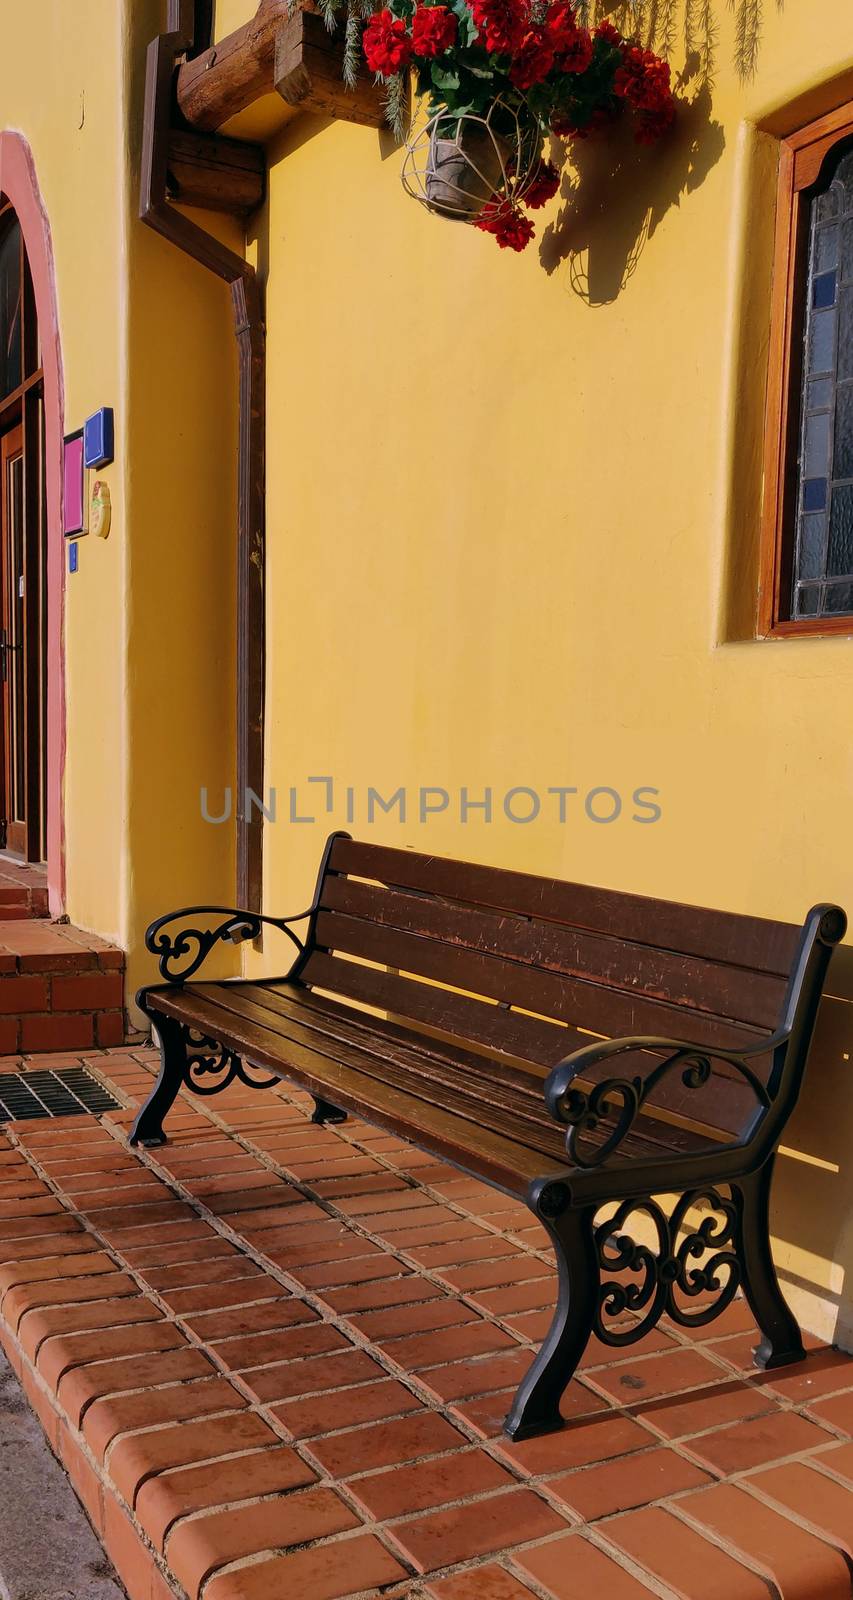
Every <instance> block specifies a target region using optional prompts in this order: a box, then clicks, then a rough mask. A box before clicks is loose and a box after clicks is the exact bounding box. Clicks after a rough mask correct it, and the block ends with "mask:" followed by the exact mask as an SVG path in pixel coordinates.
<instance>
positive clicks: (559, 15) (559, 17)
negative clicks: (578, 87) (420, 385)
mask: <svg viewBox="0 0 853 1600" xmlns="http://www.w3.org/2000/svg"><path fill="white" fill-rule="evenodd" d="M545 31H546V33H547V35H548V38H549V39H550V40H551V43H552V45H553V46H554V54H555V56H556V57H557V65H558V67H559V68H560V70H561V72H586V69H587V67H588V66H589V64H590V62H591V60H592V36H591V35H590V34H589V33H588V31H587V29H586V28H581V27H580V26H579V25H578V20H577V17H576V16H575V12H574V8H573V7H572V6H571V5H568V4H567V3H566V0H551V4H550V5H549V7H548V10H547V13H546V16H545Z"/></svg>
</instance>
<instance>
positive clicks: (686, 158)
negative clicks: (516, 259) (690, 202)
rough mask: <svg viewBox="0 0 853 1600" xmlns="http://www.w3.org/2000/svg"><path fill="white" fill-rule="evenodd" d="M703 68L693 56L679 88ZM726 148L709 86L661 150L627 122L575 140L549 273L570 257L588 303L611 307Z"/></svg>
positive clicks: (542, 250)
mask: <svg viewBox="0 0 853 1600" xmlns="http://www.w3.org/2000/svg"><path fill="white" fill-rule="evenodd" d="M698 70H699V64H698V60H697V58H695V57H693V58H691V60H690V62H689V63H688V66H687V67H685V70H684V72H683V73H682V75H681V78H680V79H679V80H678V87H679V89H680V90H682V89H683V88H684V87H685V86H686V84H687V83H688V81H689V80H690V79H691V78H693V77H695V74H696V73H697V72H698ZM555 142H556V141H555ZM724 148H725V135H724V133H723V128H722V124H721V123H719V122H715V121H714V120H713V119H712V117H711V90H710V88H709V86H708V84H707V83H703V84H701V86H700V87H699V89H698V90H697V92H696V93H695V94H694V95H693V97H692V99H687V100H685V101H684V102H683V103H682V106H681V108H680V110H679V114H678V120H677V122H676V125H675V129H674V130H673V132H672V133H671V134H670V135H668V137H667V138H666V139H665V140H663V141H662V142H661V143H660V144H658V145H653V146H651V147H649V146H647V145H640V144H637V143H636V141H635V139H634V137H633V132H632V129H631V128H630V127H629V126H628V125H627V124H625V125H624V126H619V127H618V128H616V129H615V130H614V132H613V133H612V134H611V135H610V136H609V137H607V138H604V139H602V138H596V139H592V140H590V141H589V143H584V142H583V141H581V140H577V141H576V142H575V144H574V145H573V148H572V157H571V163H572V164H571V167H570V168H567V170H566V177H565V179H564V181H563V186H562V189H561V199H562V201H563V204H562V206H561V209H560V211H559V213H558V215H557V216H556V218H555V219H554V221H553V222H552V223H549V225H548V227H547V228H546V229H545V232H544V234H543V236H542V241H541V244H540V246H539V259H540V261H541V262H542V265H543V267H544V268H545V271H546V272H547V273H549V275H550V274H551V273H552V272H554V271H556V269H557V267H558V266H559V265H560V262H561V261H565V260H568V261H569V264H570V265H569V281H570V283H571V286H572V288H573V290H574V291H575V293H576V294H577V295H579V296H580V298H581V299H582V300H585V301H586V302H587V304H588V305H591V306H601V305H609V304H610V303H611V302H612V301H613V300H615V299H616V298H617V296H618V295H619V294H620V293H621V291H622V289H624V287H625V285H626V283H627V282H628V280H629V279H630V278H631V277H632V275H633V273H634V272H635V270H636V267H637V264H638V262H639V260H640V257H641V255H642V253H643V250H644V248H645V245H646V243H647V242H648V240H649V239H650V238H651V237H652V235H653V233H654V232H655V229H656V228H657V227H658V226H659V224H660V223H661V221H662V220H663V218H664V217H665V216H666V213H667V212H668V211H669V210H670V208H671V207H672V206H677V205H679V204H680V202H681V199H682V196H684V195H688V194H692V193H693V191H694V190H696V189H698V188H699V186H700V185H701V184H702V183H704V181H705V178H706V177H707V175H708V173H709V172H710V171H711V168H712V167H713V166H715V164H716V163H717V162H718V161H719V159H720V157H721V155H722V153H723V150H724ZM562 149H563V147H562V145H558V146H557V150H558V151H562ZM556 154H557V153H556V152H554V156H555V157H556Z"/></svg>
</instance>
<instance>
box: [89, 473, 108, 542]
mask: <svg viewBox="0 0 853 1600" xmlns="http://www.w3.org/2000/svg"><path fill="white" fill-rule="evenodd" d="M111 520H112V502H111V499H110V486H109V484H108V483H107V481H106V479H105V478H97V479H96V481H95V483H94V484H93V485H92V508H91V512H90V514H89V527H90V528H91V530H92V532H93V533H94V534H95V536H96V538H98V539H106V537H107V535H108V533H109V531H110V522H111Z"/></svg>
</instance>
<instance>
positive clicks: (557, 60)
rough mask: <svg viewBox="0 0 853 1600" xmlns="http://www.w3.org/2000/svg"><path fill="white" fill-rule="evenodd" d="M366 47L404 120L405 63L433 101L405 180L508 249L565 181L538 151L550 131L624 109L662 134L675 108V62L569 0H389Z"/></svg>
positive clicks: (586, 126)
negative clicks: (582, 13)
mask: <svg viewBox="0 0 853 1600" xmlns="http://www.w3.org/2000/svg"><path fill="white" fill-rule="evenodd" d="M329 3H330V4H332V5H334V0H329ZM349 3H350V5H351V6H352V5H353V4H355V3H360V0H349ZM352 14H353V13H352V11H351V12H350V15H351V16H352ZM349 26H350V25H349V23H348V24H347V27H348V35H349ZM361 48H362V51H363V54H364V59H365V61H366V63H367V65H368V67H369V68H370V70H371V71H372V72H374V73H375V74H376V76H377V78H378V79H379V80H381V81H384V82H385V83H386V84H387V86H388V92H389V105H390V106H391V108H392V110H393V111H394V115H395V120H397V121H399V119H400V117H401V114H402V109H401V108H402V106H403V103H404V101H405V88H406V81H407V75H408V73H409V71H410V70H414V73H415V77H416V80H417V88H418V92H419V94H420V96H421V97H422V99H423V101H424V103H425V104H426V107H427V112H426V124H425V126H422V127H421V128H420V129H419V130H418V131H417V132H416V133H415V134H413V135H412V137H411V138H410V139H409V142H408V144H407V148H406V154H405V158H404V162H403V173H402V179H403V187H404V188H405V189H406V191H407V192H408V193H409V194H410V195H413V196H414V198H415V199H416V200H419V201H420V203H421V204H422V205H424V206H426V207H427V209H428V210H430V211H433V212H435V213H436V215H438V216H441V217H445V218H450V219H452V220H454V221H461V222H467V223H469V224H473V225H474V226H475V227H478V228H481V229H483V230H484V231H485V232H487V233H491V234H493V235H494V237H495V239H496V240H497V243H498V244H499V245H501V246H502V247H504V248H510V249H513V250H523V249H524V247H525V245H526V244H528V243H529V241H530V239H531V238H532V237H533V233H534V227H533V223H532V221H531V219H530V217H529V216H528V215H527V214H526V213H527V212H528V211H531V210H536V209H538V207H540V206H542V205H544V204H545V203H546V202H547V201H548V200H549V199H551V197H552V196H553V195H554V194H556V192H557V189H558V188H559V184H560V175H559V171H558V169H557V167H555V166H553V165H552V164H551V163H550V162H548V161H545V160H544V159H543V158H542V151H543V146H544V141H545V139H546V138H547V137H549V136H550V137H555V138H558V139H563V140H566V141H571V140H574V139H584V138H588V137H590V136H591V135H594V134H596V133H598V132H600V131H601V130H603V129H606V128H608V127H610V126H612V124H613V123H614V122H616V121H617V119H619V118H621V117H625V116H629V117H631V118H632V119H633V121H634V126H635V133H636V137H637V139H638V140H639V141H641V142H643V143H653V142H654V141H656V140H657V139H659V138H661V137H662V136H663V135H664V134H665V133H666V132H667V131H668V129H669V128H670V127H671V125H672V122H673V120H674V117H675V109H676V106H675V98H674V95H673V92H672V87H671V84H670V70H669V66H668V64H667V63H666V62H665V61H663V60H662V59H661V58H660V57H659V56H656V55H655V54H654V53H653V52H652V51H650V50H644V49H642V48H641V46H640V45H639V44H638V43H637V42H636V41H635V40H633V39H631V38H626V37H625V36H624V35H623V34H622V33H620V31H619V29H618V28H616V27H615V26H614V24H613V23H612V22H609V21H605V22H602V23H599V25H598V27H597V28H595V29H594V30H592V31H590V29H588V28H586V27H584V26H583V25H582V24H581V22H580V21H579V20H578V16H577V13H576V11H575V8H574V7H573V6H572V5H571V4H570V3H568V0H449V3H448V4H443V3H439V4H430V3H429V0H426V3H420V4H416V3H414V0H390V4H388V5H385V6H383V7H382V9H381V10H378V11H374V12H373V14H372V15H371V16H370V17H369V20H368V21H367V24H366V26H365V28H364V32H363V37H362V42H361Z"/></svg>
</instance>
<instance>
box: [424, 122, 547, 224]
mask: <svg viewBox="0 0 853 1600" xmlns="http://www.w3.org/2000/svg"><path fill="white" fill-rule="evenodd" d="M541 143H542V136H541V133H540V130H539V128H538V126H537V125H536V124H535V123H533V122H532V121H531V120H530V118H527V117H523V116H520V115H519V113H518V111H517V109H516V108H515V107H513V106H511V105H507V104H506V103H505V102H504V101H503V100H495V101H493V102H492V105H491V106H490V107H489V109H488V111H487V112H486V114H485V116H477V115H475V114H474V113H473V112H468V113H467V114H463V115H462V116H453V115H451V114H450V113H448V112H447V110H441V111H437V112H435V113H434V115H433V116H431V117H429V119H428V121H427V122H426V124H425V125H424V126H423V127H421V128H420V129H419V130H418V132H417V133H416V134H414V135H413V136H412V138H411V139H410V140H409V143H408V145H407V147H406V154H405V158H404V161H403V173H402V177H403V188H404V189H405V190H406V192H407V194H410V195H412V196H413V197H414V199H416V200H419V201H420V202H421V204H422V205H424V206H426V208H427V210H428V211H433V212H435V213H436V215H437V216H441V217H449V218H450V219H451V220H454V221H457V222H476V221H477V220H478V219H479V218H480V217H481V216H482V214H483V212H484V211H486V210H487V208H490V207H493V206H496V205H501V204H504V203H506V202H508V201H510V202H511V203H513V204H517V203H518V201H519V200H520V199H521V196H522V195H523V193H524V191H525V190H526V189H527V187H528V186H529V184H530V182H531V180H532V176H533V174H534V172H535V171H536V170H537V169H538V167H539V165H540V160H539V151H540V146H541Z"/></svg>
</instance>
